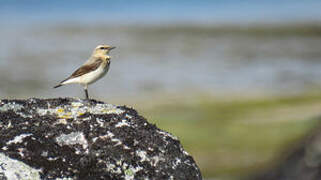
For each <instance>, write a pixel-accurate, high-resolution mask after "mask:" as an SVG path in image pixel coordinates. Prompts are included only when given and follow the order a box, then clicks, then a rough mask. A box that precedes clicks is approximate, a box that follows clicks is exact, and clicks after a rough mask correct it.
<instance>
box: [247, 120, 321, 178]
mask: <svg viewBox="0 0 321 180" xmlns="http://www.w3.org/2000/svg"><path fill="white" fill-rule="evenodd" d="M280 159H281V162H279V163H278V164H277V165H275V166H274V167H271V168H269V169H267V170H265V171H263V172H260V173H258V174H256V175H254V176H252V177H250V178H249V179H252V180H320V179H321V126H319V127H316V129H315V131H312V133H311V134H308V135H307V136H306V138H304V139H303V140H301V141H300V142H297V143H296V144H295V146H292V147H290V148H289V149H288V150H286V151H284V157H283V158H280Z"/></svg>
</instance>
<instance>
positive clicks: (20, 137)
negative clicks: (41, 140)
mask: <svg viewBox="0 0 321 180" xmlns="http://www.w3.org/2000/svg"><path fill="white" fill-rule="evenodd" d="M31 135H32V134H31V133H26V134H20V135H19V136H16V137H14V139H12V140H10V141H8V142H7V145H10V144H12V143H15V144H17V143H22V140H23V139H24V138H26V137H28V136H31Z"/></svg>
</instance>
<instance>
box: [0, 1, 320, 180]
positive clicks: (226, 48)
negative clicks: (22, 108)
mask: <svg viewBox="0 0 321 180" xmlns="http://www.w3.org/2000/svg"><path fill="white" fill-rule="evenodd" d="M320 9H321V1H315V0H305V1H302V0H281V1H277V0H261V1H254V0H243V1H238V0H224V1H223V0H213V1H211V0H204V1H197V0H189V1H183V0H176V1H171V0H163V1H155V0H140V1H131V0H114V1H111V0H110V1H102V0H99V1H95V2H93V1H79V0H77V1H76V0H70V1H63V0H57V1H42V0H30V1H18V0H1V1H0V98H1V99H4V98H29V97H37V98H55V97H81V98H83V97H84V92H83V89H82V88H81V87H80V86H78V85H70V86H64V87H61V88H58V89H52V87H53V86H54V85H56V84H57V83H58V82H59V81H61V80H63V79H64V78H66V77H67V76H69V75H70V73H72V72H73V71H74V70H76V68H77V67H79V66H80V65H81V64H82V63H83V62H84V61H85V60H86V59H87V58H88V57H89V56H90V54H91V52H92V50H93V49H94V48H95V47H96V45H98V44H102V43H105V44H110V45H113V46H116V47H117V48H116V49H115V50H113V51H112V52H111V56H112V63H111V68H110V70H109V73H108V75H107V76H106V77H105V78H103V79H101V80H100V81H98V82H97V83H95V84H93V85H91V86H90V87H89V92H90V95H91V96H92V97H93V98H95V99H99V100H103V101H105V102H108V103H113V104H120V105H123V104H126V105H129V106H132V107H134V108H135V109H138V111H139V113H140V114H141V115H143V116H145V117H146V118H147V119H148V120H149V121H150V122H152V123H155V124H156V125H157V126H158V127H159V128H161V129H164V130H166V131H168V132H170V133H172V134H174V135H175V136H178V137H179V139H180V141H181V143H182V144H183V146H184V148H185V149H186V150H187V151H188V152H189V153H190V154H191V155H192V156H193V157H194V159H195V161H196V162H197V164H198V165H199V167H200V168H201V171H202V174H203V177H204V178H205V179H215V180H216V179H224V180H225V179H240V178H244V177H247V176H250V175H251V174H255V173H257V172H260V171H262V170H264V169H265V168H268V167H271V166H273V165H274V164H277V163H278V162H279V160H280V159H281V157H282V156H283V155H284V153H282V152H284V150H285V149H287V148H290V147H291V146H293V144H295V143H296V142H297V141H298V140H300V139H302V138H303V137H304V136H306V134H308V133H309V132H310V131H312V129H313V127H314V126H316V125H317V123H318V120H317V118H318V116H319V115H320V114H321V78H320V77H321V11H320Z"/></svg>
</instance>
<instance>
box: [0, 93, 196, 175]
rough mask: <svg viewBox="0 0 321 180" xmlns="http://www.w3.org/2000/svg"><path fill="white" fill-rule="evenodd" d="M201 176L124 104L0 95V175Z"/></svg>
mask: <svg viewBox="0 0 321 180" xmlns="http://www.w3.org/2000/svg"><path fill="white" fill-rule="evenodd" d="M19 178H20V179H70V180H72V179H107V180H108V179H113V180H117V179H126V180H131V179H135V180H136V179H137V180H139V179H155V180H156V179H157V180H161V179H184V180H185V179H187V180H188V179H193V180H194V179H196V180H197V179H202V177H201V173H200V170H199V168H198V167H197V165H196V163H195V161H194V160H193V158H192V157H191V156H190V155H189V154H188V153H187V152H186V151H185V150H184V149H183V148H182V146H181V144H180V142H179V140H178V139H177V138H176V137H175V136H173V135H171V134H169V133H167V132H165V131H162V130H160V129H158V128H157V127H156V126H155V125H153V124H150V123H148V122H147V121H146V120H145V119H144V118H143V117H142V116H140V115H138V114H137V112H136V111H135V110H134V109H132V108H128V107H126V106H115V105H111V104H106V103H103V102H99V101H95V100H88V101H83V100H80V99H71V98H58V99H27V100H0V180H4V179H8V180H11V179H19Z"/></svg>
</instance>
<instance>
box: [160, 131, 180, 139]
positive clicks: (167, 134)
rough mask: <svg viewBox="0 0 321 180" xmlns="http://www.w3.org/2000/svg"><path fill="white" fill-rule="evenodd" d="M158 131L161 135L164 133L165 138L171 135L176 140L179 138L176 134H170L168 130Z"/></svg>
mask: <svg viewBox="0 0 321 180" xmlns="http://www.w3.org/2000/svg"><path fill="white" fill-rule="evenodd" d="M157 133H158V134H161V135H164V138H166V137H170V138H172V139H174V140H178V138H177V137H176V136H173V135H172V134H170V133H168V132H165V131H160V130H157ZM164 138H163V139H164Z"/></svg>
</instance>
